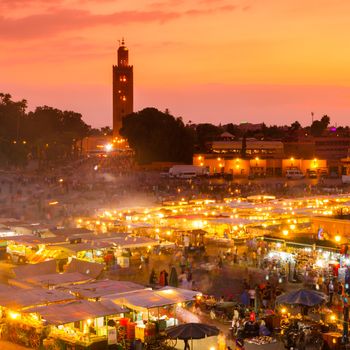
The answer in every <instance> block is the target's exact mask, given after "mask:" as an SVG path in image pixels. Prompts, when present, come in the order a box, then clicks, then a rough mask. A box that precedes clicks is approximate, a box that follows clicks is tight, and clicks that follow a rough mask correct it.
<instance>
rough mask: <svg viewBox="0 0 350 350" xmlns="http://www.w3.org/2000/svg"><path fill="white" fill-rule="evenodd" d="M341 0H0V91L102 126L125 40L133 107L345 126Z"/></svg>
mask: <svg viewBox="0 0 350 350" xmlns="http://www.w3.org/2000/svg"><path fill="white" fill-rule="evenodd" d="M349 14H350V1H347V0H129V1H126V0H0V53H1V54H0V91H2V92H8V93H10V94H12V96H13V97H14V98H15V99H22V98H26V99H27V100H28V101H29V107H30V109H33V108H34V107H35V106H38V105H44V104H46V105H49V106H53V107H57V108H61V109H69V110H74V111H76V112H80V113H82V114H83V118H84V120H85V121H86V122H87V123H89V124H92V125H93V126H96V127H99V126H104V125H111V124H112V98H111V93H112V65H113V64H115V62H116V50H117V46H118V39H121V38H122V37H125V40H126V45H127V46H128V48H129V50H130V63H131V64H133V65H134V85H135V90H134V94H135V106H134V109H135V110H139V109H142V108H144V107H147V106H154V107H157V108H159V109H161V110H164V109H165V108H169V109H170V112H171V113H172V114H174V115H175V116H182V117H183V118H184V120H185V121H189V120H191V121H193V122H212V123H216V124H218V123H220V122H221V123H229V122H233V123H239V122H241V121H249V122H253V123H255V122H262V121H264V122H265V123H267V124H290V123H291V122H293V121H295V120H299V121H301V122H302V124H304V125H305V124H309V123H310V120H311V116H310V115H311V112H314V113H315V117H316V118H317V117H321V116H322V115H323V114H328V115H329V116H330V117H331V122H332V124H335V123H338V124H343V125H344V124H347V125H350V45H349V38H350V21H349Z"/></svg>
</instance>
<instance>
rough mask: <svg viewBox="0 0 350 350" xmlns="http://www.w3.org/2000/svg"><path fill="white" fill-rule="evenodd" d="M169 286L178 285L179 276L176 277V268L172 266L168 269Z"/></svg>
mask: <svg viewBox="0 0 350 350" xmlns="http://www.w3.org/2000/svg"><path fill="white" fill-rule="evenodd" d="M169 286H171V287H178V286H179V278H178V277H177V272H176V268H175V267H174V266H173V267H172V268H171V271H170V277H169Z"/></svg>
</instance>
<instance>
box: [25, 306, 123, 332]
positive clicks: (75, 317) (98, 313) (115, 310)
mask: <svg viewBox="0 0 350 350" xmlns="http://www.w3.org/2000/svg"><path fill="white" fill-rule="evenodd" d="M26 312H28V313H37V314H39V315H40V316H41V317H42V318H43V319H44V320H45V321H46V322H47V323H48V324H52V325H57V326H58V325H63V324H67V323H71V322H76V321H84V320H88V319H94V318H96V317H104V316H111V315H117V314H121V313H125V312H128V310H127V309H125V308H123V307H121V306H119V305H116V304H109V303H101V302H98V301H97V302H90V301H87V300H76V301H73V302H69V303H65V304H60V305H47V306H41V307H34V308H30V309H27V310H26Z"/></svg>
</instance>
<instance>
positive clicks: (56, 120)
mask: <svg viewBox="0 0 350 350" xmlns="http://www.w3.org/2000/svg"><path fill="white" fill-rule="evenodd" d="M329 125H330V118H329V116H327V115H324V116H323V117H322V118H321V119H320V120H314V121H313V122H312V124H311V125H310V126H307V127H304V128H303V127H302V126H301V125H300V123H299V122H298V121H295V122H294V123H292V124H291V125H290V126H288V125H284V126H277V125H272V126H266V125H265V124H261V125H260V126H259V127H257V128H248V129H245V128H242V126H241V125H235V124H233V123H230V124H226V125H213V124H209V123H202V124H193V123H191V122H189V123H187V124H184V122H183V120H182V118H181V117H180V118H175V117H174V116H172V115H171V114H170V113H169V111H168V110H166V111H165V112H161V111H159V110H157V109H156V108H145V109H143V110H141V111H139V112H136V113H132V114H130V115H128V116H126V117H125V118H124V119H123V126H122V129H121V130H120V133H121V135H122V136H124V137H125V138H126V139H127V140H128V142H129V145H130V146H131V148H133V150H134V152H135V155H136V160H137V161H138V162H139V163H149V162H154V161H172V162H185V163H190V162H191V161H192V155H193V153H194V152H206V151H209V150H210V148H209V147H210V142H211V141H214V140H218V139H220V135H222V134H223V133H224V132H228V133H229V134H231V136H230V138H232V139H234V140H240V141H241V142H242V145H243V147H242V156H244V152H245V146H244V145H245V144H246V141H247V139H248V138H255V139H258V140H282V141H293V140H294V141H297V140H298V138H299V137H301V136H302V137H304V136H308V135H311V136H315V137H317V136H325V135H328V134H332V133H333V134H334V133H335V135H337V136H347V137H350V129H349V127H339V126H338V127H337V128H329ZM111 134H112V129H111V128H110V127H104V128H101V129H92V128H91V127H90V126H89V125H87V124H86V123H85V122H84V121H83V119H82V115H81V114H79V113H76V112H73V111H61V110H59V109H57V108H53V107H49V106H41V107H37V108H36V109H35V110H34V111H30V112H27V101H26V100H20V101H14V100H13V99H12V97H11V95H10V94H4V93H0V165H4V164H8V165H17V166H18V165H24V164H26V163H27V161H28V160H29V159H38V160H39V161H40V162H42V163H43V164H48V163H50V162H57V161H63V160H70V159H74V158H75V157H78V156H79V155H80V154H79V149H80V147H79V142H80V141H81V140H82V139H83V138H84V137H86V136H96V135H99V136H100V135H111Z"/></svg>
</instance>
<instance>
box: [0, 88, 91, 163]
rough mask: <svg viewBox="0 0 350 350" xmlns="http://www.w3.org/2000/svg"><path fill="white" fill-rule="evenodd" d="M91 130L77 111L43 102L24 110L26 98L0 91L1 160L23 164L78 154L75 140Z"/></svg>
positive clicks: (55, 159)
mask: <svg viewBox="0 0 350 350" xmlns="http://www.w3.org/2000/svg"><path fill="white" fill-rule="evenodd" d="M90 132H91V127H90V126H89V125H87V124H86V123H85V122H84V121H83V120H82V116H81V114H79V113H76V112H72V111H61V110H59V109H57V108H53V107H48V106H42V107H37V108H36V109H35V110H34V111H33V112H27V101H26V100H21V101H13V99H12V97H11V95H10V94H4V93H0V164H9V165H24V164H26V163H27V161H28V159H38V160H40V161H43V162H50V161H59V160H66V159H71V158H73V157H75V156H77V154H76V153H77V147H76V146H77V144H78V142H79V140H82V138H84V137H85V136H87V135H88V134H89V133H90Z"/></svg>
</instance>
